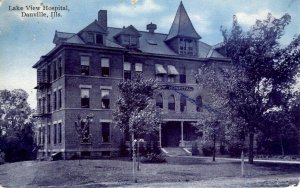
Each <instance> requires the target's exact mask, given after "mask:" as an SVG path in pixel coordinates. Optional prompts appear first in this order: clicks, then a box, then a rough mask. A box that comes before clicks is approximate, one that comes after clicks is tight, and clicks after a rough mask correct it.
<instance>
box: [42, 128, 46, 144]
mask: <svg viewBox="0 0 300 188" xmlns="http://www.w3.org/2000/svg"><path fill="white" fill-rule="evenodd" d="M45 140H46V133H45V127H43V128H42V143H43V144H44V143H45Z"/></svg>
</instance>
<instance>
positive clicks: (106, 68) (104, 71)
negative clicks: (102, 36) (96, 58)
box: [101, 57, 110, 77]
mask: <svg viewBox="0 0 300 188" xmlns="http://www.w3.org/2000/svg"><path fill="white" fill-rule="evenodd" d="M104 60H107V65H104ZM101 76H102V77H110V59H109V58H106V57H103V58H101Z"/></svg>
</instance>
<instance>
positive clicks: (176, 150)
mask: <svg viewBox="0 0 300 188" xmlns="http://www.w3.org/2000/svg"><path fill="white" fill-rule="evenodd" d="M161 150H162V151H163V152H164V153H165V154H166V155H167V156H189V155H192V154H191V153H190V152H189V151H188V150H187V149H185V148H180V147H165V148H161Z"/></svg>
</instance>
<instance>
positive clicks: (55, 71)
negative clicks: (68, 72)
mask: <svg viewBox="0 0 300 188" xmlns="http://www.w3.org/2000/svg"><path fill="white" fill-rule="evenodd" d="M56 78H57V69H56V61H54V62H53V80H55V79H56Z"/></svg>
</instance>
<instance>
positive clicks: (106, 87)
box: [100, 86, 112, 90]
mask: <svg viewBox="0 0 300 188" xmlns="http://www.w3.org/2000/svg"><path fill="white" fill-rule="evenodd" d="M100 89H109V90H112V86H100Z"/></svg>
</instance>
